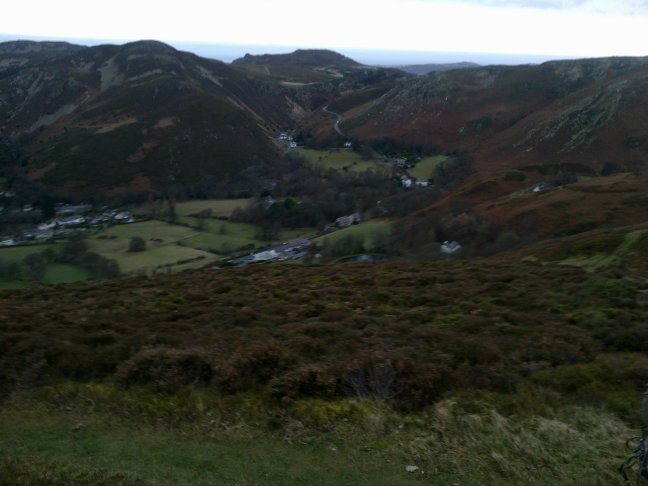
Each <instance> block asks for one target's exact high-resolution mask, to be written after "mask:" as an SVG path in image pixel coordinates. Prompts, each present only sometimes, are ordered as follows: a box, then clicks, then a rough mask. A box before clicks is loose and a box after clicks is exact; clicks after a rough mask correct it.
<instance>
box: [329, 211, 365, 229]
mask: <svg viewBox="0 0 648 486" xmlns="http://www.w3.org/2000/svg"><path fill="white" fill-rule="evenodd" d="M361 221H362V216H360V213H352V214H349V215H347V216H340V217H339V218H337V219H336V220H335V226H337V227H338V228H348V227H349V226H351V225H354V224H358V223H360V222H361Z"/></svg>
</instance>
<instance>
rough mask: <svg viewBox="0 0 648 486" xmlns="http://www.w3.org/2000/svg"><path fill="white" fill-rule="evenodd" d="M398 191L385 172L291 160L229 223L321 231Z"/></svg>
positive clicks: (366, 209) (373, 206)
mask: <svg viewBox="0 0 648 486" xmlns="http://www.w3.org/2000/svg"><path fill="white" fill-rule="evenodd" d="M398 191H399V189H398V187H397V186H396V185H395V184H394V181H393V180H391V173H389V172H385V171H373V170H369V171H366V172H362V173H356V172H343V171H336V170H326V169H322V168H320V167H316V166H313V165H310V164H307V163H305V161H304V160H303V159H302V158H300V157H299V156H291V158H289V159H287V160H285V161H283V162H282V163H281V164H279V167H277V168H276V172H274V178H273V185H272V190H266V191H264V192H262V193H261V197H260V198H259V200H258V202H257V204H254V205H253V206H251V207H250V208H249V209H246V210H239V211H236V212H235V213H234V214H233V215H232V219H236V220H239V221H244V222H249V223H253V224H261V225H263V226H266V227H285V228H300V227H308V226H311V227H323V226H324V225H326V224H327V223H330V222H332V221H335V219H336V218H338V217H340V216H343V215H346V214H350V213H353V212H370V211H373V210H374V209H375V206H376V202H377V201H379V200H381V199H383V198H385V197H389V196H390V195H392V194H395V193H397V192H398ZM268 196H272V198H273V199H270V200H269V199H268ZM268 201H270V202H268Z"/></svg>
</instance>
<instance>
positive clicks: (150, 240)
mask: <svg viewBox="0 0 648 486" xmlns="http://www.w3.org/2000/svg"><path fill="white" fill-rule="evenodd" d="M198 235H199V232H198V231H196V230H193V229H191V228H187V227H185V226H180V225H172V224H169V223H166V222H164V221H157V220H151V221H144V222H140V223H133V224H126V225H119V226H113V227H111V228H108V229H107V230H105V231H102V232H101V233H99V234H96V235H93V236H91V237H90V238H88V244H89V247H90V250H91V251H95V252H97V253H98V254H100V255H102V256H104V257H106V258H109V259H112V260H115V261H116V262H117V263H118V264H119V268H120V269H121V272H122V273H123V274H125V275H129V274H131V275H132V274H134V273H138V272H139V273H142V272H144V273H152V272H155V271H166V269H170V270H169V271H174V272H175V271H181V270H186V269H191V268H200V267H203V266H205V265H206V264H208V263H210V262H213V261H216V259H217V257H216V256H215V255H213V254H211V253H209V252H206V251H202V250H199V249H195V248H190V247H186V246H182V245H181V244H180V243H181V242H183V241H185V240H188V239H191V238H193V237H195V236H198ZM134 237H141V238H144V240H145V241H146V250H144V251H141V252H129V251H128V247H129V243H130V240H131V238H134Z"/></svg>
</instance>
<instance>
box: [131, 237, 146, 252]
mask: <svg viewBox="0 0 648 486" xmlns="http://www.w3.org/2000/svg"><path fill="white" fill-rule="evenodd" d="M144 250H146V241H145V240H144V238H142V237H141V236H133V237H132V238H131V240H130V243H129V244H128V251H130V252H133V253H135V252H139V251H144Z"/></svg>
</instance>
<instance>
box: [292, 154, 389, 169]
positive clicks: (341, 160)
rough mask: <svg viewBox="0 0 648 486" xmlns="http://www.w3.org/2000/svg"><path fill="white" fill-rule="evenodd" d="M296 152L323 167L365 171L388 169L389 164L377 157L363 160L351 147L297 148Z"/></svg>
mask: <svg viewBox="0 0 648 486" xmlns="http://www.w3.org/2000/svg"><path fill="white" fill-rule="evenodd" d="M296 151H297V153H298V154H299V155H301V156H303V157H304V158H305V159H306V160H307V161H308V162H310V163H311V164H314V165H316V166H318V167H322V168H324V169H335V170H348V171H352V172H365V171H367V170H370V169H374V170H385V171H387V170H390V165H389V164H387V163H386V162H383V161H380V160H378V159H369V160H363V159H362V157H361V156H360V154H358V153H356V152H354V151H353V150H351V149H333V150H314V149H305V148H298V149H296Z"/></svg>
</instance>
